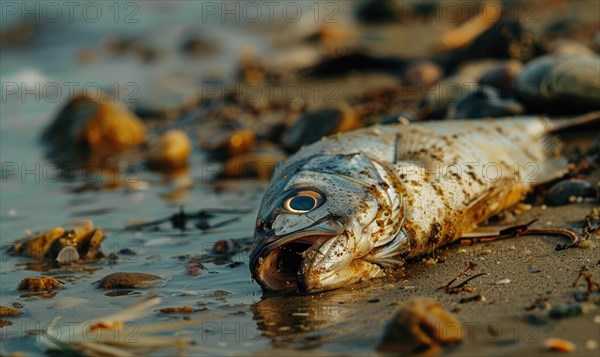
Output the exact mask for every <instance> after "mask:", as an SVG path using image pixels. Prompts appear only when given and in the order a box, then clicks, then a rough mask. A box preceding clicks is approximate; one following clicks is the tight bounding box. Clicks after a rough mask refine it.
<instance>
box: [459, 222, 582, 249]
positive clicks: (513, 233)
mask: <svg viewBox="0 0 600 357" xmlns="http://www.w3.org/2000/svg"><path fill="white" fill-rule="evenodd" d="M538 220H539V219H537V218H536V219H534V220H532V221H530V222H528V223H526V224H522V225H517V226H512V227H508V228H505V229H502V230H500V231H499V232H498V234H495V235H481V236H472V237H463V238H460V242H461V243H463V244H475V243H483V242H493V241H495V240H500V239H506V238H515V237H519V236H524V235H554V236H562V237H566V238H568V239H569V240H570V241H571V242H570V243H569V244H566V243H560V244H557V245H556V247H555V248H554V250H565V249H568V248H575V247H577V246H579V243H580V242H581V240H580V238H579V235H578V234H577V233H576V232H574V231H572V230H570V229H566V228H539V229H530V228H529V226H531V225H532V224H533V223H535V222H537V221H538ZM527 252H529V253H527V254H531V251H530V250H527ZM522 253H523V254H525V251H523V252H522Z"/></svg>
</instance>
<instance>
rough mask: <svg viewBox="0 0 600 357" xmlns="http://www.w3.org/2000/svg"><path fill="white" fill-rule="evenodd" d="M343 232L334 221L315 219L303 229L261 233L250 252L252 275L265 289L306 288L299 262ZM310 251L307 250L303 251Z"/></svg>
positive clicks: (301, 262) (312, 255)
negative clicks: (279, 233) (284, 232)
mask: <svg viewBox="0 0 600 357" xmlns="http://www.w3.org/2000/svg"><path fill="white" fill-rule="evenodd" d="M343 232H344V227H343V225H342V224H341V223H340V222H337V221H326V222H319V223H318V224H316V225H315V226H312V227H310V228H309V229H306V230H304V231H297V232H293V233H289V234H286V235H282V236H277V235H272V234H269V235H267V236H265V237H262V239H260V241H262V242H263V244H261V245H258V246H256V247H255V249H254V250H253V252H252V254H251V256H250V270H251V272H252V276H253V278H254V279H255V280H256V281H257V282H258V283H259V284H260V285H261V286H262V287H263V289H265V290H272V291H289V290H298V291H299V292H307V291H308V290H310V289H309V288H307V287H306V286H305V285H306V284H305V283H306V277H305V276H304V275H305V274H306V273H310V272H306V271H303V269H302V266H303V265H306V263H308V261H309V260H311V259H313V258H314V257H315V256H317V255H319V254H320V251H319V248H320V247H321V246H322V245H323V244H325V243H326V242H327V241H329V240H330V239H333V238H335V237H337V236H339V235H340V234H342V233H343ZM309 252H310V253H311V254H307V253H309Z"/></svg>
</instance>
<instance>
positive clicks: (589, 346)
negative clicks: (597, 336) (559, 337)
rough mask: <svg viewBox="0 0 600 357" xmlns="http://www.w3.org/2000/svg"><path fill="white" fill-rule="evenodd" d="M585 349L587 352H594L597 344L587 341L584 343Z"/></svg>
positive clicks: (593, 341)
mask: <svg viewBox="0 0 600 357" xmlns="http://www.w3.org/2000/svg"><path fill="white" fill-rule="evenodd" d="M585 348H587V349H588V350H595V349H596V348H598V342H597V341H595V340H587V341H585Z"/></svg>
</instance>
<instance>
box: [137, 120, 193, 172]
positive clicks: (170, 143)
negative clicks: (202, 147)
mask: <svg viewBox="0 0 600 357" xmlns="http://www.w3.org/2000/svg"><path fill="white" fill-rule="evenodd" d="M192 150H193V148H192V142H191V141H190V139H189V137H188V135H187V134H186V133H185V132H184V131H183V130H180V129H171V130H168V131H166V132H164V133H163V134H161V135H160V136H159V137H157V138H155V139H153V140H150V142H149V143H148V153H147V154H146V159H147V160H148V165H149V166H150V167H151V168H153V169H157V170H168V171H170V170H174V169H178V168H182V167H186V166H187V165H188V159H189V156H190V155H191V153H192Z"/></svg>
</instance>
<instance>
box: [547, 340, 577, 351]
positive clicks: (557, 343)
mask: <svg viewBox="0 0 600 357" xmlns="http://www.w3.org/2000/svg"><path fill="white" fill-rule="evenodd" d="M544 346H546V348H548V349H549V350H550V351H557V352H573V351H575V344H574V343H573V342H571V341H568V340H564V339H562V338H549V339H547V340H546V341H544Z"/></svg>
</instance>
